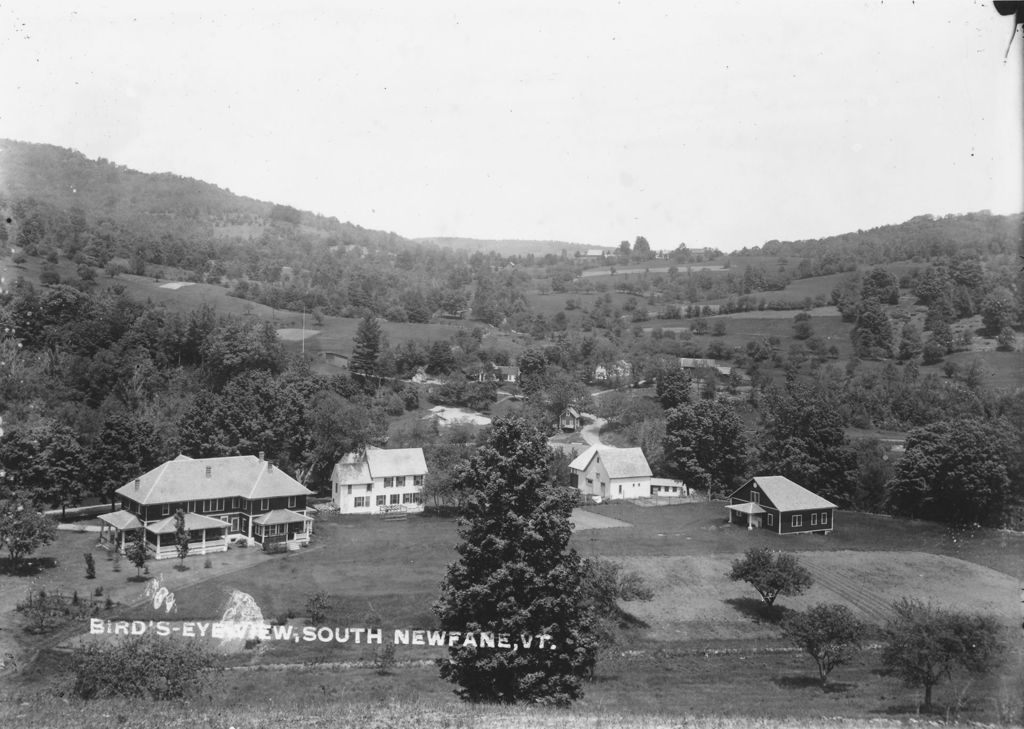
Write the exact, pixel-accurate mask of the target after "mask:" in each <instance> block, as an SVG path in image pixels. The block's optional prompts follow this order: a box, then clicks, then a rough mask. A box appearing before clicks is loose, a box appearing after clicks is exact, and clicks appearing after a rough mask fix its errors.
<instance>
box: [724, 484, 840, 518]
mask: <svg viewBox="0 0 1024 729" xmlns="http://www.w3.org/2000/svg"><path fill="white" fill-rule="evenodd" d="M750 481H753V482H754V483H755V484H757V487H758V488H759V489H761V491H763V492H764V495H765V496H767V497H768V500H769V501H771V502H772V504H773V505H774V506H775V508H776V509H778V510H779V511H803V510H805V509H837V508H839V507H837V506H836V505H835V504H833V503H832V502H831V501H828V500H826V499H823V498H822V497H820V496H818V495H817V494H816V493H814V492H813V491H809V490H808V489H805V488H804V487H803V486H801V485H800V484H798V483H796V482H794V481H790V480H789V479H788V478H786V477H785V476H754V478H752V479H750ZM750 481H747V483H745V484H743V486H740V488H739V489H736V491H734V492H733V494H735V493H736V492H738V491H740V490H741V489H744V488H746V486H747V484H749V483H750Z"/></svg>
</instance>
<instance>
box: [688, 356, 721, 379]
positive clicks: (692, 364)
mask: <svg viewBox="0 0 1024 729" xmlns="http://www.w3.org/2000/svg"><path fill="white" fill-rule="evenodd" d="M679 366H680V368H682V369H684V370H714V371H715V372H717V373H718V374H720V375H722V376H723V377H728V376H729V375H731V374H732V367H730V366H728V365H720V364H718V360H715V359H706V358H699V357H680V358H679Z"/></svg>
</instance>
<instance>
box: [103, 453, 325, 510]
mask: <svg viewBox="0 0 1024 729" xmlns="http://www.w3.org/2000/svg"><path fill="white" fill-rule="evenodd" d="M136 482H137V483H138V485H137V486H136ZM116 493H117V494H118V495H120V496H125V497H127V498H129V499H132V500H133V501H137V502H138V503H140V504H165V503H168V502H177V501H193V500H199V499H224V498H230V497H233V496H240V497H242V498H245V499H266V498H270V497H273V496H304V495H309V494H312V493H313V492H312V491H310V490H309V489H307V488H306V487H305V486H303V485H302V484H301V483H299V482H298V481H296V480H295V479H294V478H292V477H291V476H289V475H288V474H287V473H285V472H284V471H282V470H281V469H280V468H277V467H275V466H273V465H271V464H270V463H269V462H267V461H264V460H261V459H259V458H257V457H256V456H223V457H220V458H194V459H193V458H189V457H188V456H178V457H177V458H175V459H174V460H173V461H167V462H166V463H164V464H163V465H160V466H157V467H156V468H154V469H153V470H152V471H149V472H148V473H145V474H143V475H142V476H140V477H139V478H138V479H136V480H134V481H129V482H128V483H127V484H125V485H124V486H122V487H121V488H119V489H118V490H117V492H116Z"/></svg>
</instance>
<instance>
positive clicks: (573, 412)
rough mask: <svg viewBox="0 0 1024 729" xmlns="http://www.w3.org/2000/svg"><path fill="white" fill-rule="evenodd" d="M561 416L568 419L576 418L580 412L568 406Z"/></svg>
mask: <svg viewBox="0 0 1024 729" xmlns="http://www.w3.org/2000/svg"><path fill="white" fill-rule="evenodd" d="M562 415H568V416H569V417H570V418H578V417H579V416H580V411H579V410H577V409H576V408H574V407H573V406H572V405H570V406H569V407H567V408H566V409H565V410H563V411H562Z"/></svg>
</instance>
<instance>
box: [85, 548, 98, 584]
mask: <svg viewBox="0 0 1024 729" xmlns="http://www.w3.org/2000/svg"><path fill="white" fill-rule="evenodd" d="M85 578H86V579H87V580H94V579H96V560H95V558H94V557H93V556H92V554H91V553H90V552H86V553H85Z"/></svg>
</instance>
